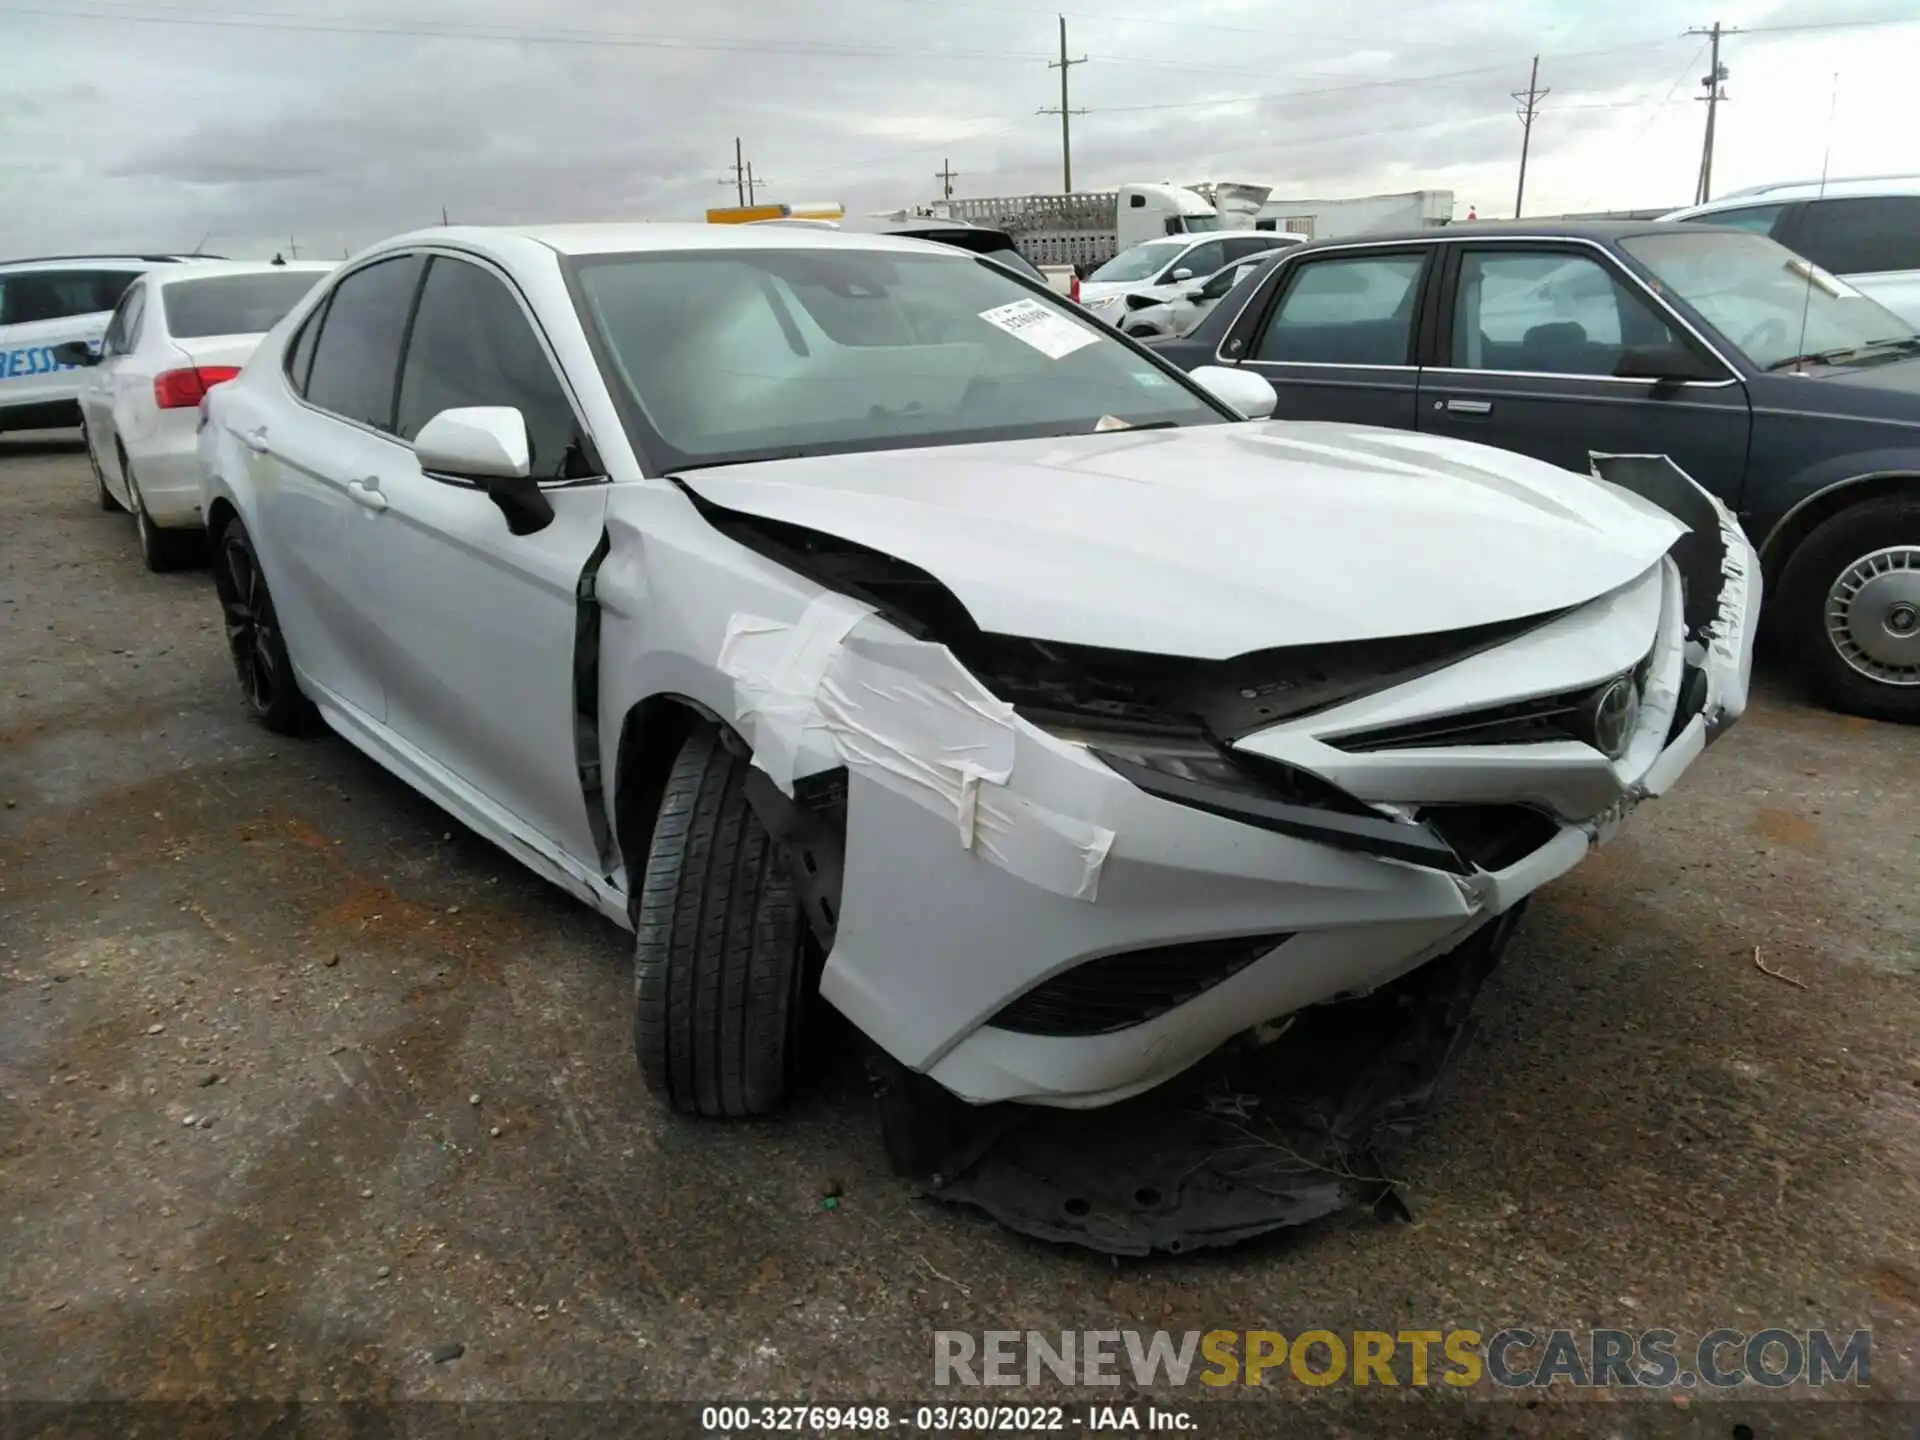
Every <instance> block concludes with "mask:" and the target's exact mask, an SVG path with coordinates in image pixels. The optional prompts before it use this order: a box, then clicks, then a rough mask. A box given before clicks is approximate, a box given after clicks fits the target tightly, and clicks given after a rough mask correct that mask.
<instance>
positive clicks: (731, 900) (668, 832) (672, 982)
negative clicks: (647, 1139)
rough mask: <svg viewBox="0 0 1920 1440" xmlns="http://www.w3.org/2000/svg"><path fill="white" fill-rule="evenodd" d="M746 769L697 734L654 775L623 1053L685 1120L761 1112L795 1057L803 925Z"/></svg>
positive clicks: (776, 1097) (704, 733)
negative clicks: (655, 797) (660, 788)
mask: <svg viewBox="0 0 1920 1440" xmlns="http://www.w3.org/2000/svg"><path fill="white" fill-rule="evenodd" d="M748 764H749V762H748V761H747V760H746V759H745V758H744V757H742V756H739V755H735V754H733V753H732V752H731V751H729V750H728V749H727V748H726V747H725V746H724V745H723V744H722V743H721V739H720V735H719V733H718V731H716V730H715V729H714V728H713V727H712V726H710V725H704V724H703V725H698V726H696V727H695V728H694V730H693V732H692V733H691V734H690V735H689V736H688V737H687V739H686V741H685V743H684V744H683V745H682V746H681V748H680V753H679V755H678V756H677V757H676V758H675V760H674V763H673V770H672V773H671V774H670V775H669V776H668V777H667V784H666V790H665V793H664V794H663V795H662V796H661V800H660V810H659V814H658V816H657V817H656V818H655V820H654V826H653V843H652V846H651V847H650V849H649V851H648V854H647V864H646V870H645V873H644V876H643V878H642V881H641V888H640V893H639V901H638V906H637V909H636V912H635V916H634V1012H633V1045H634V1054H635V1057H636V1058H637V1059H638V1060H639V1062H640V1073H641V1074H642V1075H643V1076H644V1077H645V1079H646V1082H647V1087H648V1088H649V1089H650V1090H652V1091H653V1092H654V1093H655V1094H656V1095H659V1096H660V1097H661V1098H663V1099H665V1100H666V1101H668V1102H669V1103H670V1104H672V1105H673V1107H674V1108H675V1109H677V1110H680V1111H683V1112H685V1113H687V1114H691V1115H707V1116H733V1117H738V1116H747V1115H764V1114H766V1113H767V1112H768V1111H770V1110H772V1109H774V1108H775V1107H776V1106H778V1105H779V1103H780V1102H781V1101H782V1100H783V1099H784V1098H785V1097H786V1094H787V1091H788V1088H789V1087H790V1085H791V1083H792V1079H793V1074H794V1070H795V1066H796V1064H797V1062H798V1060H799V1055H800V1020H801V1015H802V1012H803V1010H804V997H803V995H802V993H801V991H802V987H803V984H804V980H805V976H806V973H807V967H806V964H805V959H804V944H805V939H804V935H805V921H804V918H803V916H802V913H801V908H800V900H799V897H798V895H796V894H795V892H794V888H793V884H792V881H791V880H790V879H789V877H788V875H787V870H786V863H785V860H784V858H783V856H782V855H781V853H780V850H779V848H778V847H777V846H776V845H775V844H774V842H773V840H772V838H771V837H770V836H769V835H768V834H767V831H766V829H765V827H764V826H762V825H761V823H760V819H759V817H758V816H757V815H755V814H754V812H753V807H752V806H751V805H749V804H748V802H747V797H746V793H745V790H744V788H743V783H744V781H745V779H746V776H747V769H748Z"/></svg>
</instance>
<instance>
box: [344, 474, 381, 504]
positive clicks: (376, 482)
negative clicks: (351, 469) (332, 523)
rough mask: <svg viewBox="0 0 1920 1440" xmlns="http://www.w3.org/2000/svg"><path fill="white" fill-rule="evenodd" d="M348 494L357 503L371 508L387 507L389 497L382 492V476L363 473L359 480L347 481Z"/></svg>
mask: <svg viewBox="0 0 1920 1440" xmlns="http://www.w3.org/2000/svg"><path fill="white" fill-rule="evenodd" d="M347 494H348V495H349V496H351V497H352V499H353V503H354V504H356V505H364V506H366V507H367V509H369V510H384V509H386V508H387V497H386V496H384V495H382V494H381V493H380V477H379V476H378V475H363V476H361V477H360V478H359V479H358V480H349V481H347Z"/></svg>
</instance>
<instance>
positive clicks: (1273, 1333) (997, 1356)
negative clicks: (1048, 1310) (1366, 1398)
mask: <svg viewBox="0 0 1920 1440" xmlns="http://www.w3.org/2000/svg"><path fill="white" fill-rule="evenodd" d="M1872 1349H1873V1337H1872V1335H1871V1333H1870V1332H1868V1331H1866V1330H1854V1331H1850V1332H1840V1331H1828V1330H1784V1329H1766V1330H1756V1331H1752V1332H1748V1331H1743V1330H1712V1331H1709V1332H1707V1333H1706V1334H1704V1335H1701V1336H1700V1337H1698V1339H1695V1340H1690V1341H1683V1340H1682V1338H1681V1337H1680V1335H1679V1334H1678V1333H1677V1332H1675V1331H1672V1330H1642V1331H1631V1330H1605V1329H1601V1330H1570V1329H1559V1330H1544V1331H1535V1330H1531V1329H1528V1328H1526V1327H1524V1326H1509V1327H1507V1328H1504V1329H1500V1330H1495V1331H1493V1332H1491V1333H1484V1332H1482V1331H1479V1330H1468V1329H1447V1330H1439V1329H1435V1330H1354V1331H1350V1332H1341V1333H1335V1332H1334V1331H1331V1330H1301V1331H1296V1332H1294V1333H1292V1334H1288V1333H1287V1332H1285V1331H1280V1330H1208V1331H1204V1332H1203V1331H1199V1330H1188V1331H1184V1332H1173V1331H1167V1330H1152V1331H1141V1330H1081V1331H1072V1330H1065V1331H1059V1332H1057V1333H1052V1334H1044V1333H1042V1332H1040V1331H1036V1330H1026V1331H1021V1330H984V1331H978V1332H976V1331H970V1330H939V1331H935V1332H934V1337H933V1383H934V1384H935V1385H942V1386H999V1385H1040V1384H1044V1383H1046V1382H1048V1381H1053V1382H1056V1383H1060V1384H1067V1385H1124V1384H1132V1385H1135V1386H1138V1387H1141V1388H1146V1387H1151V1386H1180V1385H1189V1384H1195V1383H1198V1384H1201V1385H1208V1386H1215V1387H1219V1386H1227V1385H1275V1384H1283V1385H1284V1384H1298V1385H1313V1386H1326V1385H1356V1386H1361V1385H1380V1386H1388V1385H1395V1386H1397V1385H1410V1386H1426V1385H1449V1386H1454V1387H1458V1388H1464V1387H1467V1386H1474V1385H1492V1386H1497V1387H1500V1388H1504V1389H1523V1388H1529V1387H1533V1388H1538V1387H1544V1386H1550V1385H1565V1386H1572V1387H1577V1388H1583V1389H1585V1388H1624V1387H1636V1388H1639V1387H1644V1388H1655V1389H1668V1388H1671V1389H1691V1388H1695V1387H1708V1388H1712V1389H1727V1388H1731V1387H1733V1386H1736V1385H1742V1384H1747V1385H1760V1386H1765V1387H1768V1388H1773V1389H1777V1388H1782V1387H1785V1386H1789V1385H1812V1386H1825V1385H1856V1386H1864V1385H1866V1384H1867V1383H1868V1380H1869V1378H1870V1373H1871V1362H1872Z"/></svg>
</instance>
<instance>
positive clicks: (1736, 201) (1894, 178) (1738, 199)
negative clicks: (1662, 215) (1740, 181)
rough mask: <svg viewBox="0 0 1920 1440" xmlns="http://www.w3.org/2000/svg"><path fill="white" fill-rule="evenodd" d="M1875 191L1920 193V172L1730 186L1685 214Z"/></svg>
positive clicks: (1688, 208) (1882, 193)
mask: <svg viewBox="0 0 1920 1440" xmlns="http://www.w3.org/2000/svg"><path fill="white" fill-rule="evenodd" d="M1875 195H1920V175H1841V176H1833V177H1829V178H1828V179H1825V180H1776V181H1773V182H1772V183H1771V184H1767V185H1749V186H1748V187H1747V188H1746V189H1744V190H1730V191H1728V192H1727V193H1726V194H1725V195H1722V196H1721V197H1720V198H1719V199H1717V200H1709V201H1707V202H1706V203H1705V204H1702V205H1689V206H1688V207H1687V210H1686V213H1688V214H1707V213H1710V212H1712V211H1715V210H1722V209H1727V208H1731V207H1735V206H1746V205H1751V204H1753V203H1754V202H1755V201H1767V200H1779V201H1787V200H1817V199H1821V198H1823V197H1826V198H1832V199H1850V198H1856V197H1860V196H1875Z"/></svg>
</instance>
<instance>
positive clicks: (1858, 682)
mask: <svg viewBox="0 0 1920 1440" xmlns="http://www.w3.org/2000/svg"><path fill="white" fill-rule="evenodd" d="M1890 545H1920V497H1915V498H1904V497H1903V498H1896V499H1888V500H1877V501H1870V502H1868V503H1867V504H1864V505H1858V506H1855V507H1854V508H1853V509H1850V510H1843V511H1842V512H1841V513H1840V514H1838V515H1835V516H1834V517H1833V518H1832V519H1830V520H1828V521H1826V522H1825V523H1824V524H1822V525H1821V526H1820V527H1819V528H1818V529H1816V530H1815V531H1814V532H1813V533H1812V534H1811V535H1809V536H1808V537H1807V538H1806V539H1805V540H1804V541H1802V542H1801V544H1800V545H1799V547H1798V548H1797V549H1795V550H1794V552H1793V554H1792V556H1791V557H1790V558H1789V559H1788V561H1787V564H1786V567H1785V569H1784V570H1783V572H1782V574H1781V578H1780V596H1779V607H1780V611H1781V614H1780V617H1779V631H1780V636H1781V639H1782V640H1783V641H1785V644H1784V646H1783V649H1784V650H1785V652H1786V654H1787V655H1788V656H1789V657H1790V658H1791V659H1792V661H1793V663H1794V665H1795V666H1796V667H1797V668H1798V669H1799V671H1800V673H1801V675H1802V676H1803V677H1804V678H1805V679H1806V681H1807V683H1808V684H1809V685H1811V686H1812V687H1813V689H1814V691H1815V692H1816V693H1817V694H1818V695H1819V696H1820V698H1821V699H1822V700H1824V701H1825V702H1826V703H1827V704H1828V705H1830V706H1831V707H1832V708H1834V709H1835V710H1839V711H1843V712H1845V713H1846V714H1850V715H1864V716H1867V717H1869V718H1871V719H1876V720H1898V721H1906V722H1909V723H1912V722H1916V721H1920V686H1900V685H1889V684H1886V683H1885V682H1884V681H1879V680H1874V679H1872V678H1870V677H1869V676H1866V675H1862V674H1861V673H1860V672H1859V671H1858V670H1855V669H1854V668H1853V667H1852V666H1851V665H1849V664H1848V663H1847V661H1846V659H1845V657H1843V656H1842V655H1841V654H1840V652H1839V651H1838V650H1836V649H1835V648H1834V645H1833V642H1832V641H1831V640H1830V639H1829V638H1828V637H1827V625H1826V603H1827V592H1828V591H1829V590H1830V589H1832V587H1833V583H1834V581H1835V580H1836V579H1838V578H1839V576H1840V574H1841V572H1842V571H1844V570H1845V569H1846V568H1847V567H1848V566H1850V565H1852V564H1853V563H1854V562H1855V561H1856V560H1858V559H1860V558H1861V557H1862V556H1864V555H1869V554H1871V553H1872V552H1874V551H1875V550H1882V549H1885V548H1886V547H1888V546H1890Z"/></svg>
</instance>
